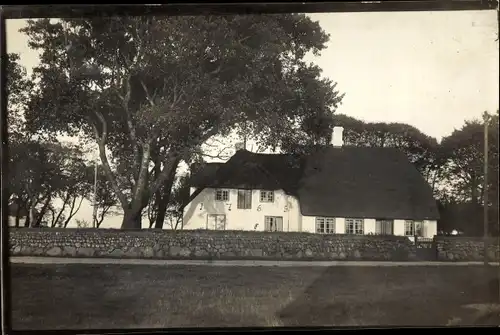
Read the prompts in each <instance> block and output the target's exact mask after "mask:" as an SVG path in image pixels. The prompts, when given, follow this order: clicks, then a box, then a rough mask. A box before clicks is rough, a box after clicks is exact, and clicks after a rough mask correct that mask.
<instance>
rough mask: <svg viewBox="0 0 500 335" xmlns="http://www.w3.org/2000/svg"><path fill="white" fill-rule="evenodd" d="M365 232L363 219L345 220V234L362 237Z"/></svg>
mask: <svg viewBox="0 0 500 335" xmlns="http://www.w3.org/2000/svg"><path fill="white" fill-rule="evenodd" d="M364 231H365V227H364V220H363V219H345V233H346V234H352V235H363V234H364Z"/></svg>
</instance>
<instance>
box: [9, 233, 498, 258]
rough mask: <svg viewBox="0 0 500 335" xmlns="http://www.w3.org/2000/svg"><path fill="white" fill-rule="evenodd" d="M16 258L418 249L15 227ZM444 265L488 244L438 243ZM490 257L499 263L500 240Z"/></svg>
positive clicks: (315, 238)
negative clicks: (499, 244) (445, 262)
mask: <svg viewBox="0 0 500 335" xmlns="http://www.w3.org/2000/svg"><path fill="white" fill-rule="evenodd" d="M9 233H10V253H11V255H12V256H51V257H109V258H155V259H200V260H210V259H255V260H259V259H268V260H367V261H414V260H430V259H422V257H421V255H420V254H419V251H418V250H417V248H416V246H415V245H414V244H413V243H412V242H410V241H409V239H407V238H406V237H401V236H374V235H371V236H352V235H318V234H310V233H283V232H276V233H267V232H249V231H168V230H116V229H54V228H18V229H15V228H14V229H10V232H9ZM433 245H434V248H435V250H436V251H437V260H439V261H452V262H453V261H482V260H483V240H482V239H480V238H471V237H455V236H453V237H451V236H446V237H444V236H441V237H436V238H435V239H434V244H433ZM488 256H489V259H490V260H491V261H495V260H498V259H499V257H500V250H499V246H498V239H495V238H492V239H490V240H489V249H488Z"/></svg>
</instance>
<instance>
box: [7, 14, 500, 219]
mask: <svg viewBox="0 0 500 335" xmlns="http://www.w3.org/2000/svg"><path fill="white" fill-rule="evenodd" d="M309 16H310V17H311V18H312V19H313V20H315V21H319V23H320V25H321V27H322V28H323V29H324V30H325V31H326V32H327V33H328V34H330V40H329V42H328V44H327V48H326V49H325V50H323V51H322V53H321V56H319V57H309V60H310V61H312V62H315V63H316V64H318V65H319V66H320V67H321V68H322V69H323V76H324V77H328V78H330V79H332V80H333V81H335V82H337V84H338V85H337V88H338V89H339V90H340V92H341V93H345V97H344V100H343V102H342V105H341V106H340V107H339V108H338V110H337V113H342V114H346V115H348V116H351V117H355V118H358V119H362V120H364V121H367V122H401V123H407V124H410V125H412V126H414V127H416V128H418V129H420V130H421V131H422V132H423V133H425V134H427V135H430V136H433V137H435V138H436V139H437V140H440V139H441V138H442V137H443V136H447V135H449V134H451V133H452V132H453V130H454V129H458V128H460V127H461V126H462V125H463V124H464V121H465V120H469V119H472V118H480V117H481V115H482V113H483V112H484V111H488V112H491V113H493V112H495V111H496V110H497V109H498V108H499V51H498V41H495V40H496V39H497V36H498V35H497V33H498V22H497V13H496V11H495V10H487V11H441V12H380V13H373V12H371V13H318V14H310V15H309ZM24 25H25V21H24V20H9V21H7V51H8V52H15V53H19V54H20V56H21V62H22V65H24V66H25V67H26V68H27V69H28V71H29V70H30V69H31V68H32V67H34V66H36V65H37V63H38V55H37V53H36V52H35V51H33V50H30V49H29V47H28V46H27V38H26V36H24V35H23V34H21V33H19V32H18V30H19V29H20V28H22V27H23V26H24ZM83 207H84V208H82V210H81V213H79V214H78V215H77V217H85V218H86V219H87V220H90V219H91V215H92V214H91V213H92V210H91V208H90V206H89V204H85V205H84V206H83ZM115 221H116V222H115ZM119 223H120V218H113V219H112V220H110V221H109V222H108V225H111V226H113V227H114V226H116V225H118V226H119Z"/></svg>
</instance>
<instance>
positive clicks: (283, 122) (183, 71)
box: [23, 14, 342, 228]
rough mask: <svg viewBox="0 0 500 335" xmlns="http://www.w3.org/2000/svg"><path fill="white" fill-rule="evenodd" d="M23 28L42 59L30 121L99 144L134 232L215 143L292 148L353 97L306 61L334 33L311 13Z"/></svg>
mask: <svg viewBox="0 0 500 335" xmlns="http://www.w3.org/2000/svg"><path fill="white" fill-rule="evenodd" d="M23 31H24V32H25V33H26V34H27V35H28V37H29V45H30V47H31V48H33V49H35V50H38V51H39V52H40V60H41V64H40V66H38V67H37V68H36V69H35V70H34V73H35V76H36V77H37V80H38V82H39V85H38V89H37V90H36V91H34V94H33V97H32V100H31V105H30V108H29V109H28V113H27V121H28V124H29V125H30V126H31V127H32V129H36V130H37V131H39V132H43V133H45V134H55V133H60V132H63V133H67V134H71V135H76V134H79V135H81V136H83V137H84V138H86V139H92V140H93V141H95V142H96V143H97V145H98V147H99V152H100V158H101V162H102V166H103V169H104V172H105V174H106V177H107V179H108V180H109V182H110V184H111V186H112V188H113V190H114V192H115V195H116V197H117V199H118V201H119V203H120V205H121V207H122V208H123V211H124V218H123V223H122V227H123V228H140V227H141V214H142V211H143V209H144V208H145V207H146V206H147V204H148V203H149V202H150V199H151V197H152V196H154V195H155V194H158V191H159V190H161V193H162V194H163V196H164V197H169V196H170V195H171V188H172V185H173V181H174V180H175V171H176V169H177V166H178V164H179V162H181V161H186V162H189V161H190V160H191V159H192V157H193V152H196V151H197V149H198V148H199V147H200V146H201V145H202V144H203V143H205V142H206V141H207V140H208V139H210V138H211V137H212V136H214V135H225V134H228V133H229V132H230V131H231V130H233V129H240V130H242V131H244V132H245V134H251V135H254V136H255V137H257V138H258V140H259V142H260V143H261V144H266V145H270V144H276V143H280V142H281V140H282V138H283V137H284V136H283V135H284V134H290V133H294V132H298V131H300V125H301V124H302V123H303V121H304V120H306V119H308V118H310V116H311V114H312V113H314V114H315V115H318V114H325V115H330V114H331V113H332V112H333V110H334V109H335V108H336V106H337V104H338V103H339V102H340V101H341V99H342V96H341V95H340V94H339V93H338V91H336V90H335V87H334V84H333V83H332V82H331V81H329V80H326V79H320V73H321V70H320V69H319V68H318V67H317V66H314V65H312V64H307V63H306V62H305V61H304V60H303V58H304V56H305V55H306V53H307V52H310V51H312V52H313V53H315V54H317V53H318V52H319V51H320V50H321V49H323V48H325V43H326V42H327V41H328V35H327V34H325V32H324V31H323V30H322V29H321V27H320V26H319V24H318V23H317V22H313V21H311V20H310V19H309V18H308V17H307V16H305V15H302V14H285V15H245V16H196V17H189V16H178V17H120V18H118V17H116V18H94V19H71V20H58V21H57V22H55V21H53V20H52V21H51V20H49V19H44V20H37V21H29V23H28V26H27V27H26V28H25V29H23ZM167 202H168V199H167Z"/></svg>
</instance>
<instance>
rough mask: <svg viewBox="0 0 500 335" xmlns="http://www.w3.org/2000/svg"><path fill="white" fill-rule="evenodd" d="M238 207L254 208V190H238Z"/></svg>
mask: <svg viewBox="0 0 500 335" xmlns="http://www.w3.org/2000/svg"><path fill="white" fill-rule="evenodd" d="M237 202H238V208H239V209H251V208H252V190H238V201H237Z"/></svg>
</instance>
